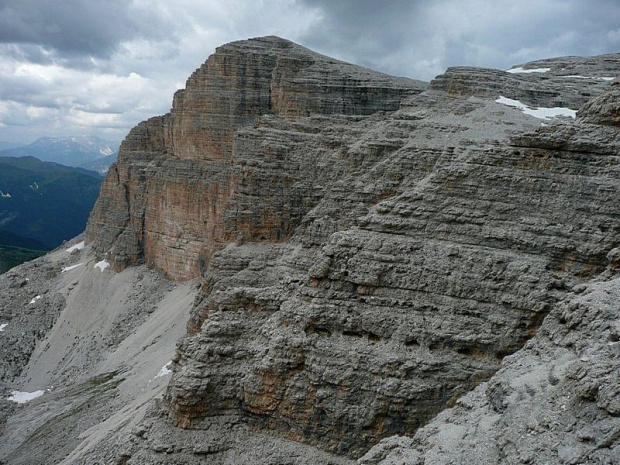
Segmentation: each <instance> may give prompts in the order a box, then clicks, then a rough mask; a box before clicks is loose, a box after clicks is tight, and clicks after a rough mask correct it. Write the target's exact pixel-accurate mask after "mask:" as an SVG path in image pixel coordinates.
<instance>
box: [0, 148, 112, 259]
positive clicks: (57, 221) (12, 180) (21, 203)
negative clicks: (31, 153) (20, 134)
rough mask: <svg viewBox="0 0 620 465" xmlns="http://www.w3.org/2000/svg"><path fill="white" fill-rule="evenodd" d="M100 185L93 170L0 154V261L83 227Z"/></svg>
mask: <svg viewBox="0 0 620 465" xmlns="http://www.w3.org/2000/svg"><path fill="white" fill-rule="evenodd" d="M100 185H101V177H100V176H99V175H98V174H97V173H95V172H92V171H87V170H84V169H81V168H70V167H67V166H63V165H59V164H56V163H46V162H42V161H40V160H37V159H36V158H33V157H22V158H11V157H0V262H2V263H8V264H14V263H16V262H19V261H20V260H21V261H24V260H23V259H24V258H27V259H31V258H32V257H33V256H37V254H39V255H40V251H42V250H50V249H53V248H55V247H57V246H58V245H59V244H61V243H62V241H64V240H67V239H71V238H72V237H75V236H77V235H78V234H80V233H81V232H82V231H84V228H85V226H86V221H87V220H88V215H89V213H90V210H91V209H92V207H93V205H94V203H95V200H96V199H97V196H98V195H99V187H100ZM28 257H30V258H28ZM3 266H4V267H6V266H8V265H3Z"/></svg>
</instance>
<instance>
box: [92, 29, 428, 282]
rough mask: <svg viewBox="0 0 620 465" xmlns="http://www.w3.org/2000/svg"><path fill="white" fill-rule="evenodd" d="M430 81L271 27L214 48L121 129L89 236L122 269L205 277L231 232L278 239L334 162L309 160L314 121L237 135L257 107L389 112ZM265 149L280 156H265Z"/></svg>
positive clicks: (265, 111) (263, 110)
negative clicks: (182, 83) (162, 105)
mask: <svg viewBox="0 0 620 465" xmlns="http://www.w3.org/2000/svg"><path fill="white" fill-rule="evenodd" d="M425 87H426V85H425V84H424V83H422V82H419V81H413V80H410V79H406V78H394V77H391V76H387V75H384V74H381V73H378V72H375V71H370V70H366V69H364V68H360V67H358V66H354V65H350V64H348V63H343V62H340V61H337V60H334V59H331V58H328V57H325V56H322V55H319V54H317V53H315V52H312V51H310V50H308V49H305V48H303V47H301V46H299V45H296V44H294V43H292V42H289V41H287V40H284V39H280V38H277V37H265V38H260V39H252V40H249V41H242V42H233V43H231V44H227V45H224V46H222V47H219V48H218V49H217V51H216V53H215V54H213V55H212V56H211V57H209V59H208V60H207V62H206V63H205V64H204V65H203V66H202V67H200V68H199V69H198V70H196V72H194V74H192V76H191V77H190V78H189V79H188V81H187V85H186V88H185V89H184V90H180V91H178V92H177V93H176V95H175V97H174V103H173V106H172V110H171V112H170V114H168V115H166V116H163V117H159V118H153V119H151V120H149V121H146V122H144V123H142V124H140V125H138V126H137V127H136V128H135V129H134V130H132V131H131V133H130V134H129V135H128V136H127V138H126V139H125V141H124V142H123V144H122V146H121V149H120V153H119V159H118V163H117V164H116V166H115V167H113V168H112V170H111V171H110V174H109V175H108V177H107V179H106V181H105V184H104V186H103V189H102V192H101V196H100V198H99V201H98V203H97V205H96V206H95V208H94V211H93V214H92V216H91V220H90V222H89V226H88V230H87V237H88V239H89V240H90V241H93V242H94V244H95V247H96V248H97V250H98V251H99V252H101V253H106V252H109V251H111V256H112V259H113V263H114V266H115V268H116V269H117V270H121V269H123V268H125V267H126V266H128V265H133V264H136V263H140V262H143V261H144V262H145V263H147V264H148V265H152V266H155V267H157V268H160V269H162V270H164V271H165V272H166V273H167V274H168V275H169V276H170V277H172V278H175V279H190V278H194V277H197V276H200V273H201V270H202V271H204V269H205V268H206V267H207V265H208V262H209V260H210V257H211V255H212V254H213V252H214V251H215V250H217V249H218V248H221V247H222V246H223V245H225V244H226V243H228V242H231V241H232V240H234V239H235V238H236V237H237V235H243V236H244V238H245V239H246V240H251V241H270V242H279V241H282V240H284V239H286V238H288V237H290V236H291V234H292V232H293V230H294V229H295V227H296V226H297V224H298V222H299V220H300V219H301V217H303V215H304V214H305V213H306V212H307V211H308V210H309V209H310V208H311V207H312V206H313V205H314V203H315V202H316V198H317V196H316V194H315V193H314V192H313V190H314V187H315V185H316V184H317V183H319V182H324V181H326V180H327V179H329V178H332V177H334V176H337V175H338V174H339V170H338V168H339V167H331V166H323V167H322V168H323V169H320V167H312V164H313V163H314V162H316V160H315V159H314V157H312V156H311V154H308V153H299V152H301V151H302V150H303V149H304V147H307V146H312V145H313V142H314V140H315V139H316V137H315V134H314V133H313V132H310V133H304V131H303V129H302V131H297V132H299V134H297V135H296V137H294V138H292V137H289V135H288V133H287V132H284V133H280V134H274V135H273V137H274V139H276V140H274V141H273V143H272V144H270V145H268V144H262V143H261V142H262V141H259V140H256V138H259V139H261V138H262V135H261V134H260V133H258V134H257V133H255V134H248V136H247V137H250V138H252V139H253V140H251V141H249V142H247V141H245V140H239V139H238V138H237V139H235V134H236V133H237V131H239V130H241V129H243V128H251V127H252V125H254V124H257V120H258V119H259V118H260V117H262V116H264V115H274V116H277V117H280V118H282V119H284V121H287V122H291V124H293V123H294V122H295V121H297V120H299V119H300V118H304V117H306V116H309V115H332V114H338V115H370V114H372V113H376V112H378V111H393V110H397V109H398V107H399V105H400V102H401V100H403V99H404V98H406V97H408V96H412V95H415V94H417V93H419V92H421V91H422V90H424V88H425ZM309 129H310V130H312V128H309ZM284 130H285V131H286V129H284ZM335 143H336V144H337V143H338V141H337V140H336V141H335ZM291 152H296V153H291ZM289 154H290V155H289ZM295 155H296V156H295ZM282 157H284V158H285V159H284V160H282V159H281V158H282ZM289 157H290V158H289ZM264 159H267V160H269V159H271V160H273V164H274V165H275V166H273V167H271V169H269V168H270V167H268V166H267V167H264V166H260V165H261V164H262V161H263V160H264ZM332 170H333V172H330V171H332ZM259 196H260V197H259ZM267 196H270V197H271V198H267Z"/></svg>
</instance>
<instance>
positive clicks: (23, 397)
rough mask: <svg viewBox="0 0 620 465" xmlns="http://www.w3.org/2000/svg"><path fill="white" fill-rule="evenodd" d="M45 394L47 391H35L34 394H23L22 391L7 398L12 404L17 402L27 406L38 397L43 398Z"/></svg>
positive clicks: (14, 392)
mask: <svg viewBox="0 0 620 465" xmlns="http://www.w3.org/2000/svg"><path fill="white" fill-rule="evenodd" d="M43 394H45V391H34V392H22V391H13V392H11V395H10V396H9V397H8V398H7V399H8V400H10V401H11V402H17V403H18V404H25V403H26V402H30V401H31V400H33V399H36V398H37V397H41V396H42V395H43Z"/></svg>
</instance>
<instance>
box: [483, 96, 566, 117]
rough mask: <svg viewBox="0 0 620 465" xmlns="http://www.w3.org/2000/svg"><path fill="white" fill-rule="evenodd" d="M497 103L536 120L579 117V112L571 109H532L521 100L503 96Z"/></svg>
mask: <svg viewBox="0 0 620 465" xmlns="http://www.w3.org/2000/svg"><path fill="white" fill-rule="evenodd" d="M495 101H496V102H497V103H501V104H502V105H507V106H509V107H514V108H518V109H519V110H521V111H522V112H523V113H525V114H526V115H530V116H533V117H534V118H539V119H552V118H556V117H558V116H569V117H571V118H575V117H576V116H577V110H571V109H570V108H564V107H555V108H545V107H538V108H531V107H528V106H527V105H525V104H524V103H521V102H520V101H519V100H513V99H511V98H507V97H502V96H501V95H500V96H499V98H498V99H497V100H495Z"/></svg>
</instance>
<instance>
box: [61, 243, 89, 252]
mask: <svg viewBox="0 0 620 465" xmlns="http://www.w3.org/2000/svg"><path fill="white" fill-rule="evenodd" d="M84 247H86V242H84V241H82V242H80V243H79V244H75V245H74V246H72V247H69V248H68V249H66V252H69V253H71V252H73V251H74V250H82V249H83V248H84Z"/></svg>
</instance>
